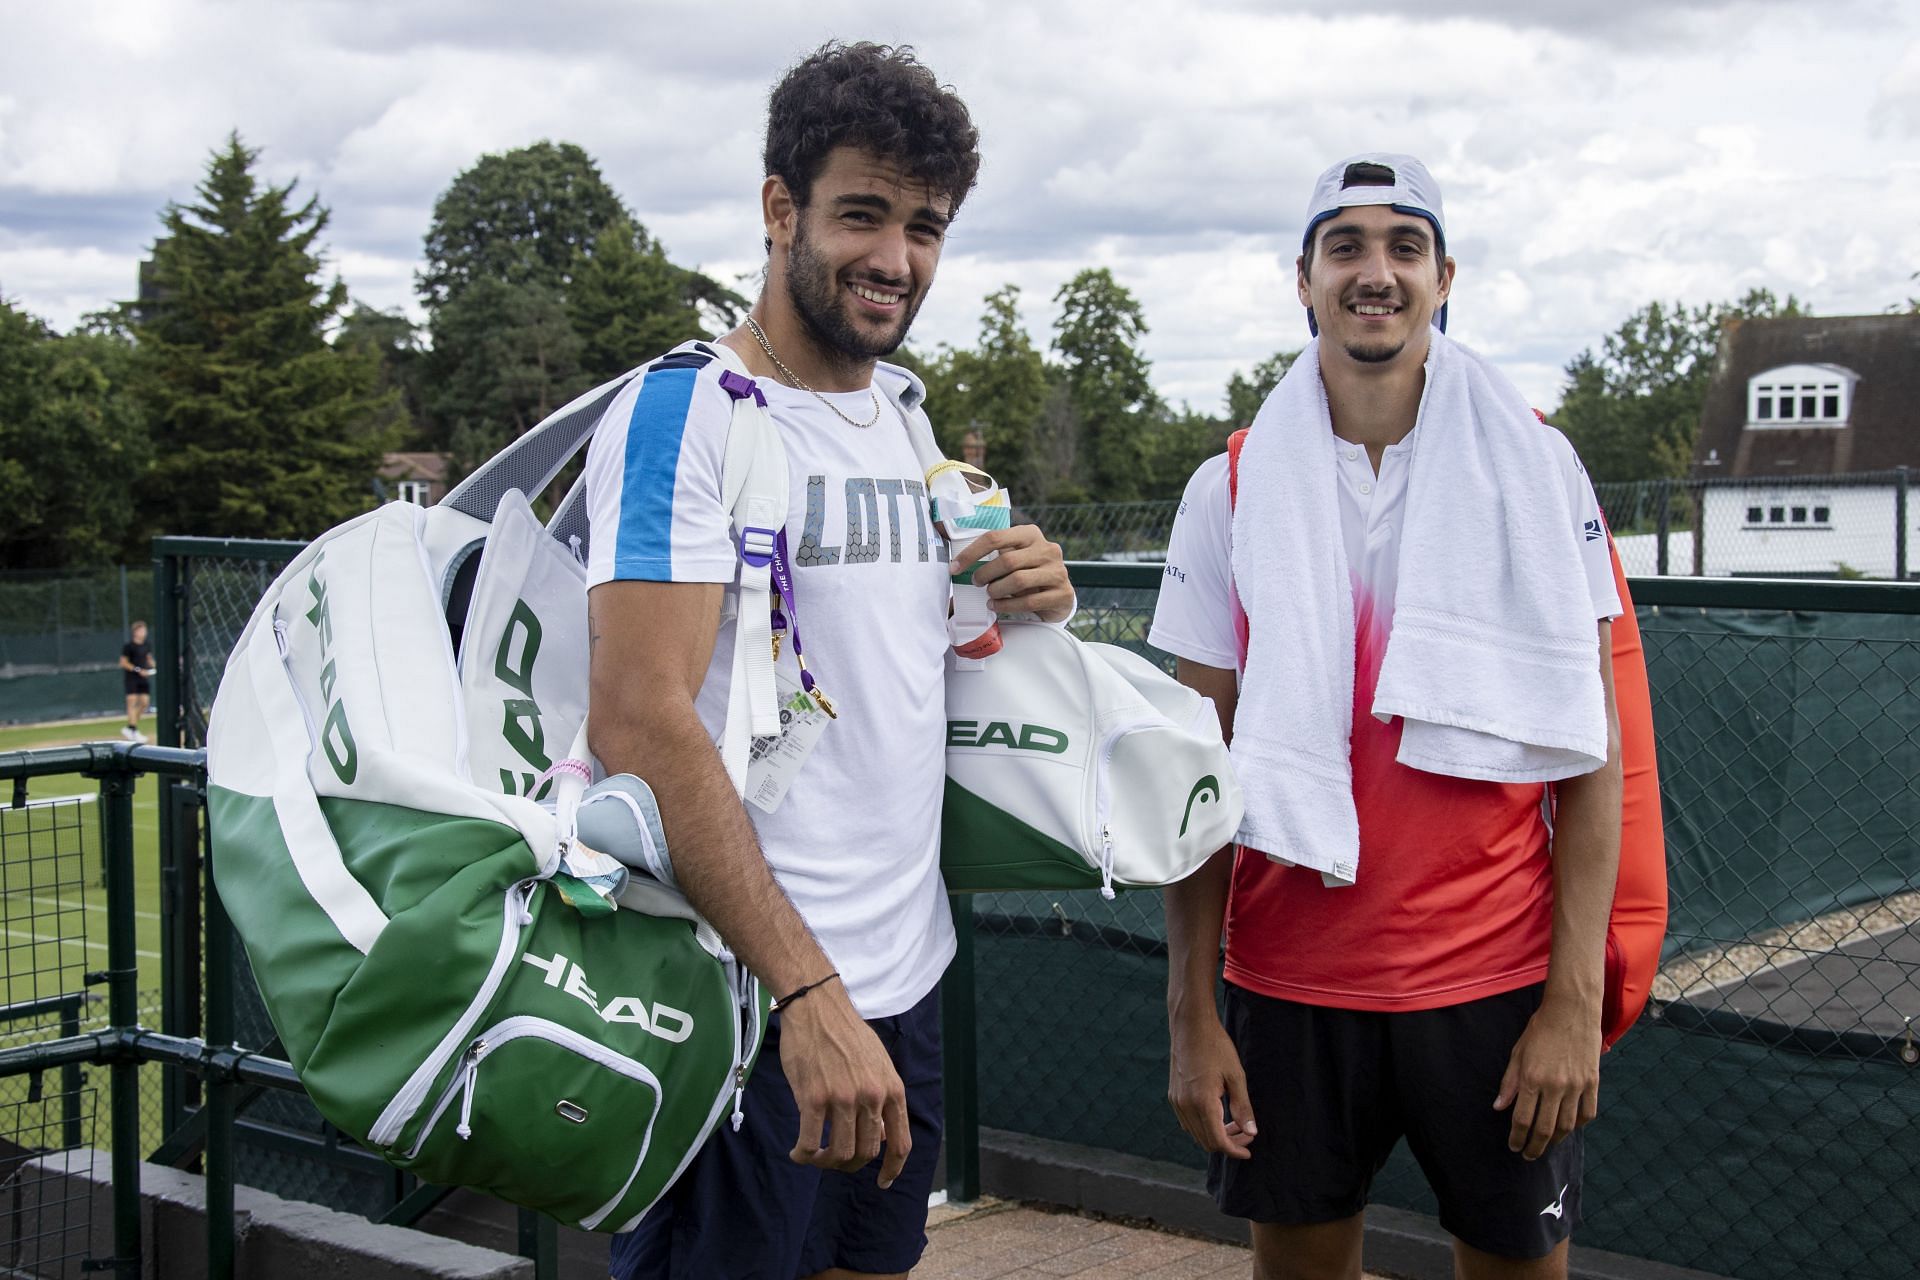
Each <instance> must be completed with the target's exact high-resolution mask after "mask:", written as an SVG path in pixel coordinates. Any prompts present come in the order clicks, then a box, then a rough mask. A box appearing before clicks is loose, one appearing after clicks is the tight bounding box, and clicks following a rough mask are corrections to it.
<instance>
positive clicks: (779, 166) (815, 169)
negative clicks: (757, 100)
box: [766, 40, 980, 216]
mask: <svg viewBox="0 0 1920 1280" xmlns="http://www.w3.org/2000/svg"><path fill="white" fill-rule="evenodd" d="M843 146H851V147H860V148H862V149H864V150H867V151H871V152H873V153H874V154H875V155H878V156H881V157H883V158H885V159H887V160H890V161H892V162H894V163H895V164H898V165H899V166H900V167H901V168H902V169H904V170H905V171H906V172H907V174H908V176H910V177H913V178H916V179H918V180H919V181H921V182H924V183H926V184H927V185H928V186H929V187H931V188H932V189H933V191H934V194H936V195H943V196H946V197H947V198H948V199H949V200H951V201H952V206H951V208H950V210H949V216H951V214H953V213H958V212H959V211H960V203H961V201H963V200H965V199H966V198H967V193H968V192H969V191H971V190H973V183H974V179H975V177H976V176H977V175H978V174H979V172H980V131H979V130H978V129H976V128H974V125H973V117H972V116H970V115H969V114H967V104H966V103H964V102H962V101H960V99H959V97H958V96H957V95H956V94H955V93H954V92H953V90H952V89H951V88H950V87H947V86H944V85H942V84H940V82H939V81H937V80H935V79H934V77H933V72H932V71H930V70H928V69H927V67H926V65H925V64H924V63H922V62H921V61H920V60H919V59H918V58H916V57H915V56H914V53H913V50H912V49H911V48H909V47H907V46H905V45H898V46H895V45H884V44H872V43H869V42H867V41H861V42H860V43H858V44H841V43H840V42H839V41H837V40H836V41H828V42H827V43H826V44H823V45H821V46H820V47H819V48H818V49H815V50H814V51H813V52H812V53H810V54H808V55H807V56H806V57H805V58H803V59H802V60H801V61H800V62H799V63H798V64H797V65H796V66H795V67H794V68H793V69H792V70H791V71H789V72H787V74H786V75H785V76H784V77H783V78H782V79H781V81H780V83H779V84H777V85H775V86H774V89H773V97H772V99H771V101H769V102H768V104H767V149H766V166H767V174H768V176H769V177H771V176H773V175H775V174H777V175H779V177H780V178H781V179H782V180H783V181H785V182H786V184H787V189H788V190H789V191H791V192H792V193H793V198H794V201H795V203H797V204H799V205H800V206H801V207H802V208H804V207H806V204H807V202H808V201H809V199H811V197H812V194H813V180H814V179H815V178H817V177H819V176H820V170H821V169H822V168H823V167H824V166H825V165H826V162H827V155H828V153H829V152H831V151H832V150H833V149H834V148H835V147H843Z"/></svg>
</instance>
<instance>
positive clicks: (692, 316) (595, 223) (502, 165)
mask: <svg viewBox="0 0 1920 1280" xmlns="http://www.w3.org/2000/svg"><path fill="white" fill-rule="evenodd" d="M426 259H427V260H426V264H425V266H424V267H423V268H422V269H421V271H420V273H419V275H418V277H417V284H418V287H419V291H420V299H421V301H422V302H423V303H425V304H426V307H427V316H428V324H429V326H430V327H431V329H432V333H433V345H432V350H431V351H430V352H429V353H428V355H427V359H426V366H425V378H424V384H425V390H424V394H423V400H424V403H425V406H426V410H427V417H428V421H429V430H428V433H427V434H428V438H429V439H430V440H432V441H433V442H434V443H435V444H436V445H437V446H438V447H442V448H447V449H449V451H450V452H452V453H453V454H454V455H455V459H454V461H455V467H456V469H459V468H460V467H462V466H463V465H472V464H473V463H474V462H477V461H479V458H480V456H484V455H478V456H476V455H474V454H473V453H472V451H473V450H475V449H486V448H490V447H497V445H499V444H502V443H505V442H506V441H507V440H510V439H512V438H513V437H514V436H515V435H517V434H519V433H520V432H521V431H524V430H525V429H526V428H527V427H529V426H531V425H532V424H533V423H535V422H538V421H539V420H540V417H541V416H542V413H541V412H540V410H541V407H542V406H546V407H556V406H558V405H560V404H564V403H565V402H566V401H567V400H568V399H569V398H571V397H572V396H573V395H575V394H577V393H578V392H580V391H584V390H585V389H587V388H588V387H591V386H593V385H594V384H595V383H597V382H601V381H604V380H605V379H607V378H610V377H613V376H614V375H615V374H618V373H622V372H624V371H626V370H628V369H630V368H632V367H633V366H634V365H636V364H638V363H640V362H641V361H643V360H647V359H650V358H652V357H653V356H656V355H658V354H659V353H660V352H662V351H664V350H666V349H667V348H669V347H672V346H675V345H677V344H679V343H681V342H684V341H685V340H686V339H688V338H693V337H703V336H706V335H708V334H710V333H712V332H714V331H716V330H722V329H727V328H731V327H732V326H733V325H734V324H735V323H737V322H738V319H739V317H740V316H741V315H742V314H744V313H745V311H746V307H747V304H746V301H745V300H744V299H742V298H741V297H740V296H739V295H738V294H736V293H734V292H733V291H732V290H730V289H727V288H726V287H724V286H722V285H720V284H719V283H717V282H716V281H714V280H711V279H709V278H708V277H707V276H704V275H702V274H700V273H699V272H697V271H690V270H688V269H687V268H685V267H680V266H676V265H674V264H673V263H671V262H669V261H668V260H667V256H666V252H665V250H664V249H662V248H661V247H660V246H659V245H658V244H657V243H655V242H654V240H653V239H652V238H651V237H650V236H649V235H648V234H647V232H646V229H645V228H644V227H642V226H640V225H639V224H638V223H636V222H635V221H634V220H633V218H632V216H631V215H630V214H629V213H628V212H627V209H626V206H625V205H624V204H623V203H622V202H621V200H620V197H619V196H618V195H617V194H616V193H615V192H614V190H613V188H612V187H610V186H608V185H607V182H606V179H605V178H604V177H602V176H601V173H600V169H599V166H598V165H596V164H595V163H594V161H593V157H591V156H589V155H588V154H587V153H586V152H585V151H584V150H582V149H581V148H580V147H578V146H575V145H574V144H572V143H557V144H556V143H552V142H540V143H536V144H534V145H533V146H530V147H520V148H517V149H515V150H512V151H508V152H504V153H502V154H499V155H488V156H482V157H481V158H480V159H479V160H478V161H477V162H475V164H474V165H473V166H472V167H471V168H469V169H467V170H465V171H464V172H462V173H460V174H459V175H457V176H456V177H455V178H454V180H453V182H452V183H451V184H450V185H449V186H448V187H447V189H446V190H445V191H444V192H442V193H441V195H440V198H439V199H438V200H437V201H436V202H435V203H434V208H433V221H432V224H431V225H430V226H429V228H428V231H427V241H426ZM563 328H564V329H565V330H567V331H568V334H570V335H571V336H563V335H562V333H561V329H563Z"/></svg>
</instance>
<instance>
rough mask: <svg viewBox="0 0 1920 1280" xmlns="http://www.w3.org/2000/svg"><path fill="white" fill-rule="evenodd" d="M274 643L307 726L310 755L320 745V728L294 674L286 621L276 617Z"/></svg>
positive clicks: (295, 701)
mask: <svg viewBox="0 0 1920 1280" xmlns="http://www.w3.org/2000/svg"><path fill="white" fill-rule="evenodd" d="M273 643H274V647H275V648H277V649H279V650H280V667H281V669H282V670H283V671H285V672H286V673H287V688H288V689H290V690H291V691H292V693H293V704H294V705H295V706H296V707H299V708H300V718H301V719H302V720H303V721H305V722H306V725H307V751H308V753H309V755H311V753H312V752H313V751H314V750H315V749H316V748H318V747H319V745H320V726H319V725H318V724H317V723H315V721H314V718H313V710H312V708H310V707H309V706H307V699H306V696H305V695H304V694H302V693H301V691H300V682H299V681H298V680H296V679H294V674H293V644H292V642H291V641H289V640H288V639H287V622H286V619H284V618H281V617H278V616H276V617H275V618H274V620H273Z"/></svg>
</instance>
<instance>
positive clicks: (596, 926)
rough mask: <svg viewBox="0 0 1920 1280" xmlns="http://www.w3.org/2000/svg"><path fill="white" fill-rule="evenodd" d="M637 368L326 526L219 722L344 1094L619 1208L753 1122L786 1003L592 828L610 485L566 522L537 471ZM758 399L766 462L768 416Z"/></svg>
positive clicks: (536, 1183)
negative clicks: (745, 1093)
mask: <svg viewBox="0 0 1920 1280" xmlns="http://www.w3.org/2000/svg"><path fill="white" fill-rule="evenodd" d="M703 350H708V349H705V348H703ZM708 354H709V355H711V354H712V353H711V351H710V350H708ZM631 376H632V375H628V377H631ZM625 381H627V379H626V378H622V379H617V380H615V381H614V382H612V383H609V384H607V385H606V386H603V387H600V388H597V389H596V390H595V391H593V392H589V393H588V394H587V395H585V396H583V397H581V398H580V399H579V400H576V401H575V402H573V403H572V404H570V405H568V406H567V407H566V408H564V409H562V410H561V411H559V412H558V413H556V414H555V415H553V417H551V418H549V419H548V420H547V422H546V423H544V424H542V426H541V427H539V428H536V429H535V430H534V431H533V432H530V433H528V434H527V435H526V436H523V437H522V438H521V439H520V440H519V441H517V442H515V445H514V446H512V447H510V448H509V450H508V451H507V452H506V453H503V454H502V455H501V457H500V458H499V459H496V460H495V462H494V463H491V464H488V466H486V467H484V468H482V470H481V471H480V472H478V473H476V474H475V475H474V476H473V477H471V478H470V479H469V480H468V481H467V482H466V483H465V484H463V485H462V486H461V487H460V488H459V489H457V490H456V491H455V493H453V494H451V495H449V496H448V498H447V499H446V500H445V501H443V502H442V503H441V504H440V505H438V506H435V507H433V508H430V509H425V510H423V509H421V508H419V507H416V506H413V505H411V504H407V503H391V504H388V505H386V506H384V507H382V508H380V509H379V510H377V511H373V512H369V513H368V514H366V515H364V516H361V517H359V518H358V519H355V520H352V521H349V522H347V523H346V524H343V525H341V526H340V527H338V528H336V529H334V530H332V531H330V532H328V533H326V534H324V535H322V536H321V537H320V538H319V539H317V540H316V541H315V542H314V543H313V544H312V545H311V546H309V547H308V548H307V549H306V550H305V551H303V552H302V553H301V554H300V555H299V556H298V557H296V558H295V559H294V561H293V562H292V563H291V564H289V565H288V566H287V568H286V569H285V571H283V572H282V573H281V574H280V576H279V577H278V578H277V579H276V580H275V581H274V583H273V585H272V586H271V587H270V588H269V589H268V591H267V593H266V595H265V597H264V598H263V599H262V600H261V602H260V604H259V606H258V607H257V608H256V609H255V611H254V614H253V617H252V619H251V620H250V621H249V623H248V625H247V628H246V630H245V631H244V632H243V633H242V634H241V636H240V640H239V642H238V644H237V645H236V646H235V647H234V650H233V653H232V655H231V657H230V659H229V661H228V664H227V671H226V676H225V679H224V680H223V681H222V684H221V687H220V692H219V696H218V698H217V699H216V700H215V703H214V708H213V713H212V717H211V724H210V730H209V735H208V737H209V740H208V770H209V779H210V784H211V786H210V809H211V818H212V826H213V836H214V864H213V865H214V872H215V877H216V880H217V883H218V884H219V887H220V891H221V896H222V899H223V900H224V902H225V904H226V907H227V910H228V912H229V914H230V915H231V916H232V919H233V922H234V924H235V926H236V927H237V928H238V930H239V932H240V936H241V938H242V940H243V941H244V943H245V945H246V949H247V954H248V957H249V959H250V960H251V961H252V965H253V971H254V975H255V978H256V979H257V981H258V983H259V987H260V993H261V996H262V997H263V999H264V1001H265V1004H266V1008H267V1011H268V1014H269V1016H270V1017H271V1018H272V1021H273V1025H274V1028H275V1030H276V1031H277V1032H278V1033H279V1035H280V1039H281V1041H282V1043H283V1044H284V1045H285V1047H286V1051H287V1055H288V1057H289V1059H290V1060H291V1061H292V1063H293V1066H294V1068H295V1070H296V1071H297V1072H298V1073H299V1075H300V1079H301V1081H302V1083H304V1084H305V1085H306V1088H307V1091H308V1093H309V1094H310V1095H311V1096H312V1098H313V1101H314V1104H315V1106H316V1107H318V1109H319V1111H320V1113H321V1114H322V1115H323V1116H325V1117H326V1118H327V1119H328V1120H329V1121H330V1122H332V1123H333V1124H334V1125H336V1126H338V1127H339V1128H340V1129H342V1130H344V1131H345V1132H346V1133H348V1134H350V1135H352V1137H353V1138H355V1139H356V1140H357V1141H360V1142H362V1143H364V1144H365V1145H366V1146H367V1147H369V1148H370V1149H372V1150H375V1151H377V1152H379V1153H380V1154H381V1155H383V1156H385V1157H386V1158H387V1159H388V1160H389V1161H391V1162H392V1163H393V1164H395V1165H397V1166H399V1167H400V1168H403V1169H407V1170H410V1171H412V1172H413V1173H415V1174H417V1175H418V1176H419V1177H420V1178H422V1179H423V1180H425V1181H427V1182H430V1183H436V1184H441V1185H459V1186H468V1187H474V1188H477V1189H480V1190H483V1191H487V1192H490V1193H493V1194H495V1195H498V1196H500V1197H502V1198H504V1199H506V1200H509V1201H512V1202H513V1203H516V1204H520V1205H525V1206H528V1207H531V1208H534V1209H538V1210H541V1211H543V1212H545V1213H548V1214H550V1215H552V1216H553V1217H555V1218H558V1219H560V1220H562V1221H564V1222H567V1223H570V1224H575V1225H578V1226H580V1227H583V1228H586V1229H588V1230H601V1231H617V1230H627V1229H630V1228H631V1227H632V1226H633V1225H635V1224H636V1223H637V1222H638V1221H639V1219H640V1218H641V1216H642V1215H643V1214H644V1213H645V1212H646V1210H647V1209H648V1208H649V1207H650V1206H652V1205H653V1204H654V1203H655V1202H656V1201H657V1200H658V1199H659V1197H660V1196H661V1194H662V1193H663V1192H664V1191H665V1190H666V1188H667V1187H668V1186H669V1185H670V1184H671V1183H672V1181H673V1180H674V1179H675V1178H676V1177H677V1176H678V1175H679V1173H680V1172H681V1170H682V1169H684V1168H685V1166H686V1164H687V1162H688V1161H689V1160H691V1158H692V1156H693V1154H694V1153H695V1152H696V1151H697V1150H698V1149H699V1147H700V1146H701V1144H702V1143H703V1142H704V1141H705V1139H706V1138H707V1136H708V1135H709V1134H710V1133H711V1132H712V1131H713V1129H714V1128H715V1127H716V1126H717V1125H718V1124H719V1123H720V1122H721V1121H722V1119H723V1118H724V1117H725V1116H726V1115H727V1114H728V1112H729V1110H730V1109H731V1110H732V1111H733V1114H734V1117H735V1123H736V1124H737V1123H738V1119H739V1110H738V1108H739V1101H740V1087H741V1085H742V1083H743V1082H744V1080H745V1077H746V1073H747V1071H748V1070H749V1069H750V1068H751V1065H752V1062H753V1059H754V1056H755V1054H756V1053H757V1052H758V1049H759V1045H760V1042H761V1038H762V1035H763V1033H764V1029H765V1024H766V1016H767V1005H768V1001H767V999H766V997H765V995H764V993H763V992H762V991H761V989H760V987H759V985H758V983H757V982H756V981H755V980H754V979H753V977H752V976H751V975H750V974H749V973H748V972H747V971H746V970H745V969H744V967H742V966H741V965H739V964H738V963H737V962H736V961H735V960H734V958H733V956H732V955H731V954H730V953H729V952H728V951H727V950H726V948H725V947H724V946H723V945H722V943H721V940H720V939H719V938H718V937H717V936H715V934H714V932H713V930H712V929H711V928H710V927H708V926H707V925H706V923H705V922H704V921H702V920H701V919H700V918H699V916H698V915H697V914H696V913H695V912H694V911H693V910H692V909H691V908H690V907H689V906H688V905H687V904H686V902H685V900H684V898H682V897H681V896H680V895H679V894H678V891H677V890H675V889H674V888H672V887H671V886H670V885H664V884H661V883H660V882H659V881H657V880H654V879H652V878H650V877H647V876H645V875H643V874H634V875H632V876H631V877H629V875H628V873H627V871H626V869H625V868H624V867H623V866H621V865H620V864H619V863H616V862H614V861H613V860H612V859H610V858H606V857H604V856H602V855H600V854H597V853H596V852H595V851H593V850H590V849H587V848H586V847H585V846H584V845H582V844H580V843H579V842H578V841H577V840H576V839H575V838H574V818H575V813H576V809H577V806H578V804H579V801H580V796H581V792H582V789H583V787H584V786H585V783H586V780H587V774H588V766H587V763H586V756H587V753H586V749H585V741H586V738H585V715H586V693H587V639H586V597H585V573H584V570H583V569H582V567H581V563H580V560H579V559H578V558H577V556H576V554H574V552H573V551H572V550H571V549H570V547H569V545H568V544H569V542H571V541H573V540H574V539H578V538H580V537H584V519H583V516H582V513H583V511H584V501H583V498H584V494H582V493H579V492H576V493H575V494H572V495H570V496H569V499H568V500H567V502H565V503H564V504H563V507H562V511H561V513H560V515H559V516H558V517H556V521H555V528H554V529H553V530H551V531H550V530H548V529H545V528H542V526H541V525H540V524H539V522H538V521H537V520H536V519H535V517H534V515H533V513H532V511H531V510H530V509H529V508H528V506H527V502H526V499H525V496H524V494H525V493H527V492H538V491H540V490H541V489H542V488H543V487H544V486H545V485H546V484H548V483H550V482H551V480H552V478H553V476H554V475H555V474H557V472H558V470H559V468H560V467H561V465H562V464H564V463H565V462H566V461H567V460H568V459H569V458H570V457H572V456H573V454H574V453H575V452H577V451H578V449H579V448H580V447H581V446H582V445H583V444H584V443H585V441H586V440H587V438H588V437H589V436H590V435H591V432H592V429H593V426H594V424H595V423H596V422H597V421H598V419H599V416H600V414H601V412H602V411H603V410H604V409H605V407H606V406H607V404H608V403H610V402H611V401H612V399H613V397H614V396H615V395H616V394H617V393H618V391H619V389H620V386H621V385H622V384H624V382H625ZM742 403H743V405H744V406H745V407H744V408H742V409H740V410H737V411H736V415H735V430H736V431H739V432H741V433H742V435H743V443H742V451H743V454H747V455H750V454H752V453H755V452H757V451H759V448H760V442H759V440H758V434H759V433H760V432H763V431H766V432H770V431H771V425H770V423H769V422H768V420H767V418H766V414H765V412H764V409H761V408H759V407H758V406H755V405H754V404H753V402H752V401H751V400H744V401H742ZM778 479H779V482H780V484H781V485H782V493H784V483H785V479H784V475H781V476H779V477H778ZM767 483H771V481H768V482H767ZM746 489H747V490H748V492H746V493H745V495H744V496H743V497H742V502H743V504H744V503H745V502H746V501H747V500H748V499H749V498H751V497H753V496H754V495H755V494H757V495H758V497H759V498H760V499H762V500H764V499H765V498H766V494H767V490H766V488H765V487H764V486H762V487H761V488H759V489H754V488H753V486H751V485H748V486H746ZM737 491H738V490H737ZM569 530H577V532H569ZM577 545H578V543H577V542H574V546H576V547H577ZM450 619H452V620H455V621H454V622H452V623H450ZM769 713H770V714H772V715H773V716H775V717H776V718H777V709H771V695H770V694H769ZM776 722H777V720H776ZM570 744H571V748H572V749H571V750H570V751H568V750H566V748H567V747H568V746H569V745H570ZM542 801H545V803H542ZM640 865H644V864H640ZM623 884H624V887H623ZM610 899H612V900H610ZM615 901H617V902H618V904H619V908H618V909H616V908H615Z"/></svg>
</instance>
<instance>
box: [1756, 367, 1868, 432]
mask: <svg viewBox="0 0 1920 1280" xmlns="http://www.w3.org/2000/svg"><path fill="white" fill-rule="evenodd" d="M1859 381H1860V379H1859V377H1858V376H1857V375H1855V374H1854V372H1853V371H1852V370H1850V369H1843V368H1841V367H1840V366H1839V365H1837V364H1789V365H1782V366H1781V367H1780V368H1778V369H1769V370H1767V371H1766V372H1765V373H1760V374H1755V375H1754V376H1753V377H1752V378H1750V379H1748V380H1747V426H1748V427H1749V428H1755V427H1844V426H1846V425H1847V420H1848V418H1849V416H1850V415H1851V414H1852V412H1853V388H1854V384H1855V383H1857V382H1859Z"/></svg>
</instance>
